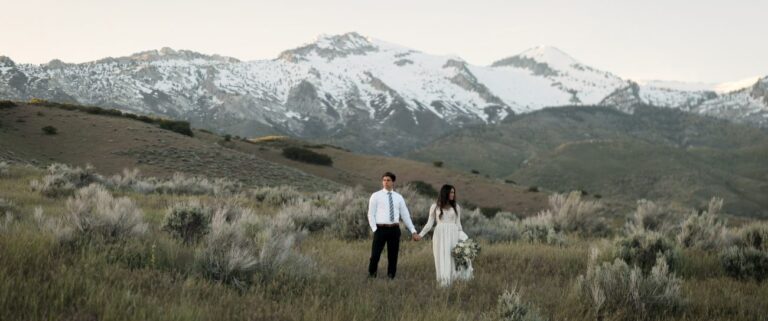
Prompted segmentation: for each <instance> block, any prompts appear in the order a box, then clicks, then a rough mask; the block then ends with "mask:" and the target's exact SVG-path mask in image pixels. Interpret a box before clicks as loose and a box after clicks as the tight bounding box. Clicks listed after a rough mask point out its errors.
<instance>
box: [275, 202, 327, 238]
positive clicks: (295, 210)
mask: <svg viewBox="0 0 768 321" xmlns="http://www.w3.org/2000/svg"><path fill="white" fill-rule="evenodd" d="M277 220H284V221H285V222H288V223H289V224H291V225H292V226H293V227H294V228H295V229H297V230H299V231H301V230H307V231H309V232H318V231H322V230H324V229H325V228H326V227H328V226H330V225H331V223H332V222H331V217H330V215H329V214H328V209H327V208H325V207H322V206H317V205H315V204H313V202H311V201H302V202H297V203H294V204H289V205H287V206H285V207H283V208H281V209H280V211H278V212H277Z"/></svg>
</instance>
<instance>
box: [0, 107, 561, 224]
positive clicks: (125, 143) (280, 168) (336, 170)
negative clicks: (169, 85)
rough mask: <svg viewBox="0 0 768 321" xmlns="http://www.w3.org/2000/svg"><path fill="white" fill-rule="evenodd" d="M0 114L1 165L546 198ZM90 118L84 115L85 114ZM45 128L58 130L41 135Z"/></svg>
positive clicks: (389, 160)
mask: <svg viewBox="0 0 768 321" xmlns="http://www.w3.org/2000/svg"><path fill="white" fill-rule="evenodd" d="M17 105H18V106H17V107H12V108H2V109H0V117H2V118H0V158H4V159H7V160H17V161H22V162H31V163H34V164H38V165H45V164H48V163H52V162H62V163H67V164H73V165H85V164H86V163H89V164H92V165H93V166H94V167H96V169H97V170H98V171H99V172H101V173H103V174H107V175H111V174H115V173H120V172H121V171H122V170H123V169H125V168H138V169H140V170H141V172H142V173H144V174H146V175H150V176H160V177H168V176H170V175H171V174H173V173H174V172H177V171H178V172H185V173H189V174H193V175H198V174H205V175H207V176H210V177H227V178H231V179H235V180H239V181H242V182H244V183H246V184H248V185H254V186H262V185H269V186H277V185H290V186H294V187H298V188H300V189H304V190H324V189H331V190H337V189H338V188H340V187H342V186H358V185H359V186H362V187H363V188H364V189H365V190H367V191H374V190H376V189H378V188H380V182H379V179H380V175H381V173H383V172H385V171H393V172H395V173H396V174H397V175H398V178H399V179H398V183H399V184H400V185H401V186H402V185H405V184H407V183H408V182H412V181H422V182H426V183H428V184H431V185H432V186H433V187H434V188H436V189H439V188H440V186H441V185H442V184H446V183H450V184H453V185H455V186H456V188H457V189H458V190H459V193H460V197H461V199H462V200H464V201H467V202H469V203H472V204H477V206H482V207H486V208H488V209H492V208H498V209H502V210H506V211H511V212H514V213H517V214H520V215H532V214H535V213H536V212H538V211H539V210H541V209H542V208H543V207H544V205H545V203H546V197H547V195H546V194H545V193H538V192H528V191H527V190H526V188H523V187H518V186H512V185H509V184H505V183H504V182H503V181H500V180H493V179H487V178H485V177H482V176H479V175H473V174H471V173H464V172H461V171H456V170H450V169H445V168H437V167H435V166H433V165H432V164H429V163H422V162H417V161H411V160H405V159H400V158H395V157H380V156H370V155H362V154H356V153H352V152H348V151H345V150H342V149H338V148H332V147H328V146H324V145H314V144H309V143H306V142H302V141H296V140H292V139H277V140H271V141H270V140H262V141H259V140H256V141H255V143H254V142H247V141H243V140H242V139H237V138H230V139H229V140H226V139H225V137H223V136H220V135H217V134H213V133H210V132H206V131H200V130H193V133H194V134H193V136H192V137H190V136H186V135H181V134H179V133H176V132H174V131H170V130H165V129H162V128H160V127H158V126H156V125H154V124H151V123H146V122H142V121H137V120H135V119H132V118H127V117H122V116H121V117H118V116H110V115H107V114H105V113H106V112H104V113H102V114H95V113H88V112H84V111H83V110H66V109H62V108H56V107H44V106H41V105H30V104H26V103H18V104H17ZM86 111H87V109H86ZM45 126H52V127H54V128H56V130H57V133H56V134H55V135H46V134H45V132H44V131H43V130H42V128H43V127H45ZM291 146H295V147H302V148H304V147H305V146H309V149H311V150H314V151H316V152H318V153H321V154H325V155H328V156H330V157H331V159H332V160H333V166H320V165H314V164H308V163H304V162H300V161H295V160H291V159H287V158H286V157H284V156H283V155H282V151H283V148H286V147H291Z"/></svg>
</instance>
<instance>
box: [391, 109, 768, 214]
mask: <svg viewBox="0 0 768 321" xmlns="http://www.w3.org/2000/svg"><path fill="white" fill-rule="evenodd" d="M406 156H407V157H409V158H413V159H417V160H422V161H435V160H442V161H444V162H445V166H447V167H450V168H454V169H459V170H464V171H472V170H475V171H478V172H480V173H481V174H488V175H490V176H492V177H498V178H502V179H505V180H511V181H514V182H515V183H518V184H520V185H523V186H528V185H537V186H543V187H546V188H550V189H553V190H569V189H574V188H580V189H585V190H586V191H587V192H589V193H591V194H600V195H602V196H609V197H611V198H616V199H623V200H625V201H627V202H629V203H631V202H633V200H635V199H639V198H644V197H650V198H658V199H665V200H671V201H676V202H680V203H682V204H684V205H686V206H701V205H703V204H705V203H706V201H707V200H708V199H709V198H710V197H712V196H721V197H724V198H726V208H727V210H728V211H730V212H732V213H734V214H737V215H744V216H761V217H768V198H765V197H764V196H762V195H765V193H766V191H767V190H768V166H766V165H765V162H764V160H765V159H768V134H766V132H765V131H761V130H760V129H755V128H751V127H746V126H740V125H736V124H732V123H729V122H726V121H723V120H717V119H712V118H706V117H700V116H697V115H692V114H688V113H683V112H680V111H676V110H670V109H659V108H653V107H642V108H638V109H637V110H636V112H635V113H634V114H633V115H628V114H624V113H621V112H618V111H616V110H613V109H611V108H606V107H578V108H570V107H564V108H549V109H545V110H542V111H538V112H534V113H530V114H525V115H519V116H515V117H512V118H510V119H508V120H506V121H505V122H504V123H502V124H499V125H497V126H483V127H475V128H468V129H466V130H462V131H459V132H457V133H454V134H451V135H448V136H445V137H443V138H441V139H439V140H437V141H435V142H434V143H432V144H431V145H430V146H428V147H425V148H422V149H420V150H417V151H414V152H413V153H410V154H408V155H406Z"/></svg>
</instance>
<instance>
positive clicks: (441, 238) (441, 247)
mask: <svg viewBox="0 0 768 321" xmlns="http://www.w3.org/2000/svg"><path fill="white" fill-rule="evenodd" d="M457 210H458V213H456V211H454V210H453V208H452V207H448V208H447V209H443V210H442V215H440V209H437V205H436V204H432V206H431V207H430V208H429V220H428V221H427V225H425V226H424V229H422V230H421V233H419V235H421V236H422V237H424V236H425V235H426V234H427V233H429V231H430V230H431V229H432V226H433V225H435V222H437V226H436V227H435V232H434V235H433V237H432V253H433V254H434V256H435V274H436V275H437V282H438V283H439V284H440V285H441V286H449V285H451V283H452V282H453V280H456V279H465V280H468V279H471V278H472V263H471V262H470V263H469V266H468V267H467V268H461V269H460V270H459V271H457V270H456V263H455V262H454V259H453V256H451V250H453V247H454V246H456V243H458V242H459V240H464V239H466V238H467V235H466V234H464V232H463V231H462V229H461V208H460V207H458V206H457Z"/></svg>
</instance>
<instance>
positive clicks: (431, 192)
mask: <svg viewBox="0 0 768 321" xmlns="http://www.w3.org/2000/svg"><path fill="white" fill-rule="evenodd" d="M406 185H410V186H411V187H413V188H414V189H416V192H417V193H419V194H420V195H422V196H425V197H429V198H437V193H438V192H437V190H436V189H435V188H434V187H433V186H432V185H431V184H429V183H427V182H424V181H410V182H408V184H406Z"/></svg>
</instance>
